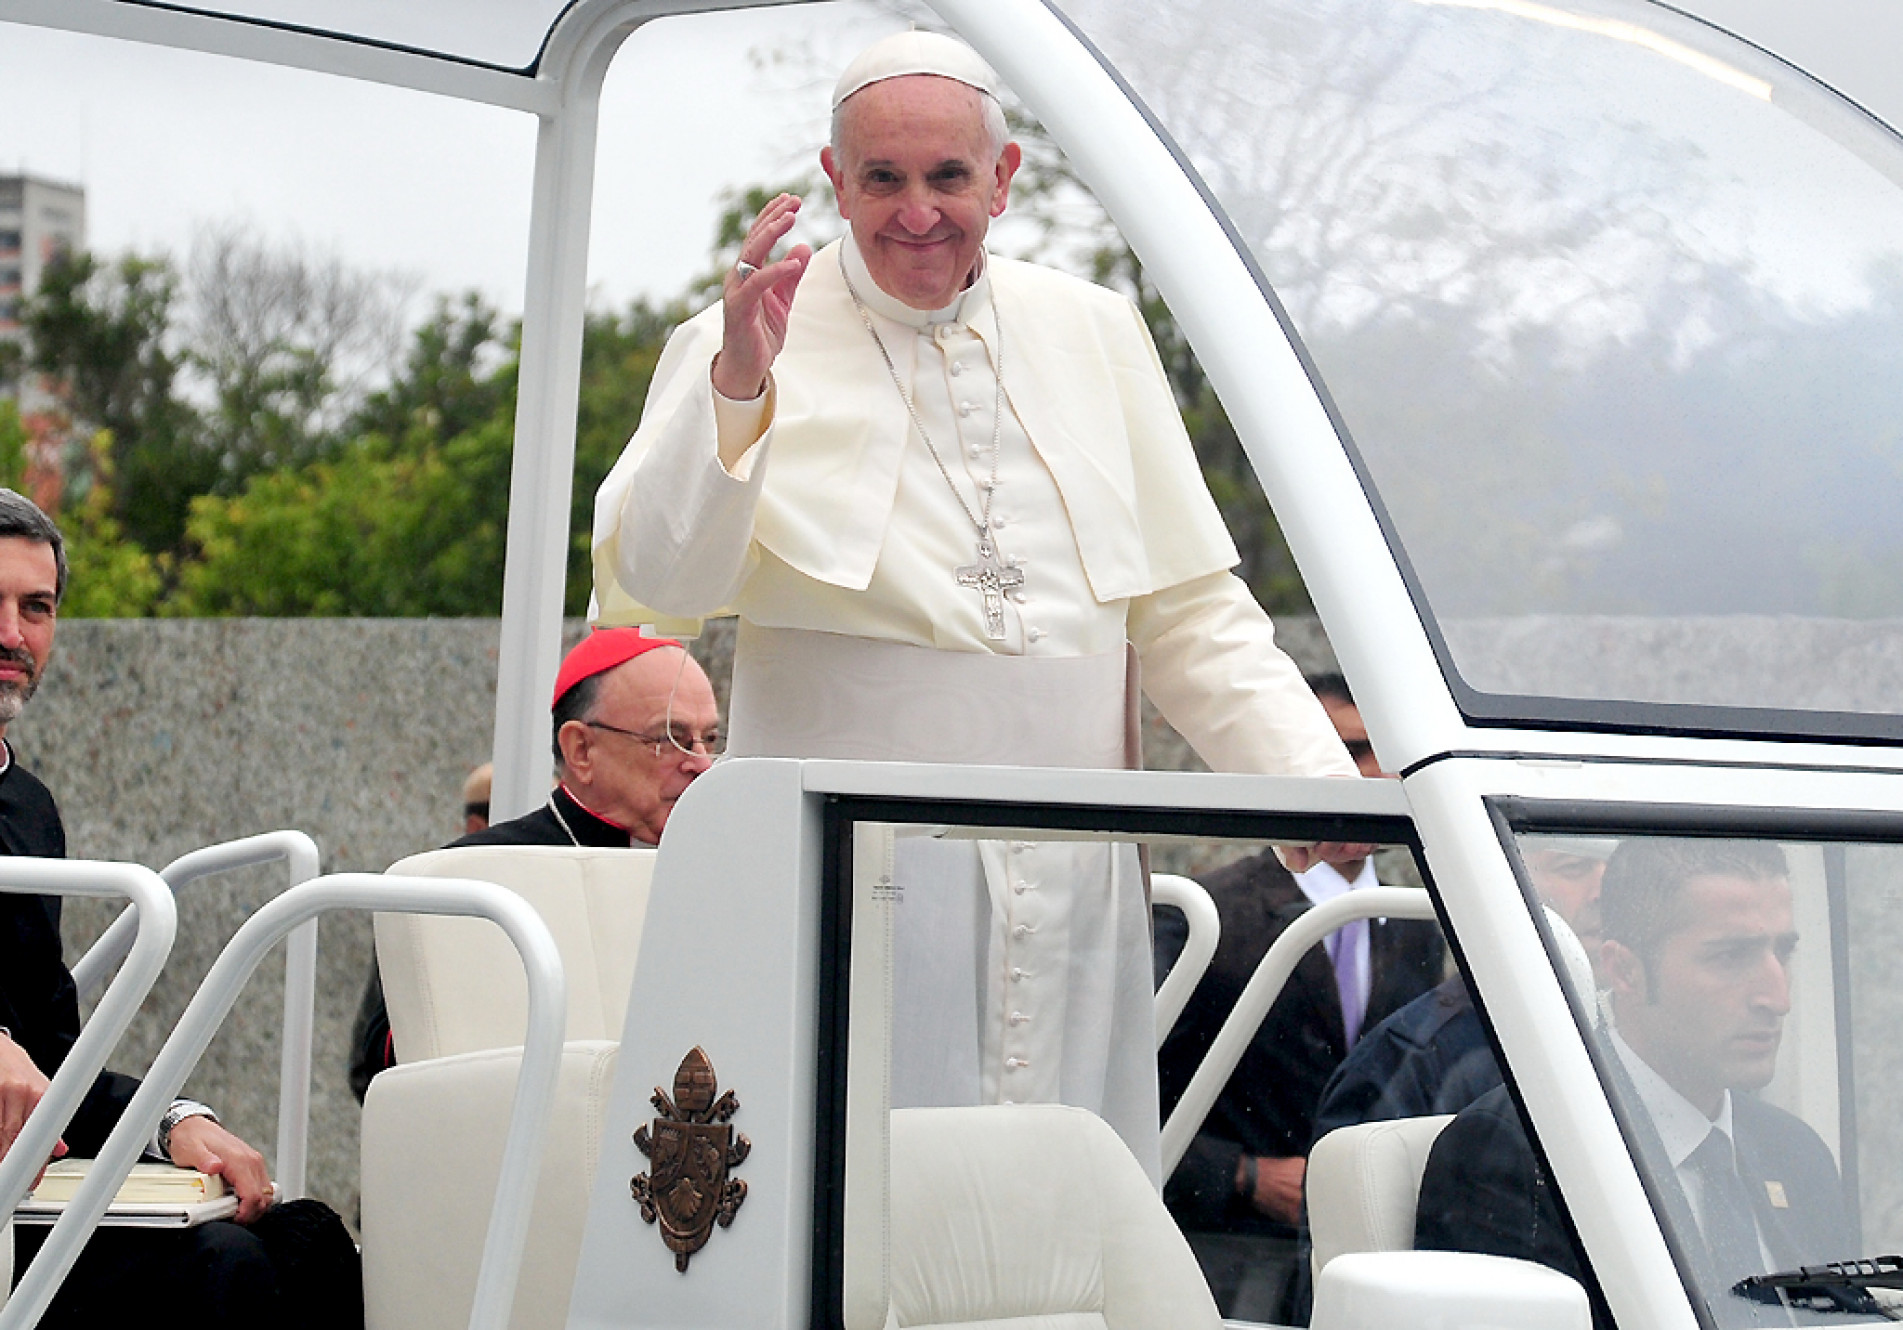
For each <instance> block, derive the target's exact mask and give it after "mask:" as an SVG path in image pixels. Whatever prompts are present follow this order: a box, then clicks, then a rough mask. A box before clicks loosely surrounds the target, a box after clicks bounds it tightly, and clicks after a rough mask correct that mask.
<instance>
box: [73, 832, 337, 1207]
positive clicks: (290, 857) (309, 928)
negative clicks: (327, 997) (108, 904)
mask: <svg viewBox="0 0 1903 1330" xmlns="http://www.w3.org/2000/svg"><path fill="white" fill-rule="evenodd" d="M280 859H281V860H283V861H284V863H285V866H286V868H287V869H288V870H289V874H288V875H289V878H290V880H289V882H288V883H287V884H286V885H287V886H292V887H294V886H296V885H297V884H298V883H300V882H308V881H310V880H311V879H312V878H314V877H316V876H317V875H318V873H319V872H321V871H322V864H321V861H320V859H319V856H318V853H317V842H316V841H314V840H312V839H311V838H310V837H309V836H307V835H305V834H304V833H303V832H301V831H267V832H264V833H262V834H260V835H256V836H244V837H241V838H240V839H238V840H232V841H225V842H223V843H222V844H218V845H207V846H205V847H204V848H203V849H198V850H193V851H191V852H190V853H188V854H183V855H180V856H179V857H178V858H176V859H174V860H172V862H171V863H169V864H167V865H166V866H165V867H164V868H161V869H160V870H159V876H160V877H162V878H164V879H165V882H166V884H167V885H168V886H170V887H171V888H172V890H173V892H174V893H176V892H177V891H178V889H179V888H180V887H183V886H184V885H185V884H186V883H188V882H196V881H197V880H198V879H199V878H202V877H210V876H211V875H212V874H214V873H228V872H231V871H232V870H234V869H238V868H255V867H258V866H259V865H262V864H268V863H274V862H276V861H278V860H280ZM132 922H133V919H132V911H130V910H126V911H124V912H122V913H121V914H120V915H119V917H118V918H117V919H115V920H113V921H112V924H111V926H110V927H108V928H107V929H106V931H105V932H103V933H101V934H100V935H99V938H98V940H97V941H95V942H94V943H93V944H92V946H90V947H88V948H87V949H86V954H85V955H84V956H81V957H80V958H79V963H78V964H77V965H75V966H73V986H74V987H75V988H77V989H78V990H79V997H80V1000H81V1001H84V1000H85V999H86V998H88V997H90V996H91V995H92V993H93V992H94V991H95V990H96V989H97V988H98V987H99V985H101V984H103V983H104V982H105V981H106V976H107V975H109V974H111V973H112V970H113V967H114V966H116V965H118V964H119V962H120V961H121V960H123V959H124V958H125V954H126V951H127V949H128V948H129V947H131V945H132ZM316 1007H317V921H316V920H315V919H313V920H311V921H310V922H309V923H308V924H305V925H303V926H302V927H300V928H299V929H297V931H295V932H294V933H292V934H291V936H290V938H289V939H288V940H287V941H286V942H285V944H284V1029H283V1038H282V1055H281V1061H280V1063H279V1074H278V1136H277V1185H278V1197H279V1199H281V1200H287V1201H289V1200H295V1199H296V1198H297V1197H299V1196H302V1195H303V1194H304V1188H305V1185H306V1180H307V1176H308V1173H309V1168H310V1132H311V1050H312V1046H313V1043H314V1031H315V1027H316Z"/></svg>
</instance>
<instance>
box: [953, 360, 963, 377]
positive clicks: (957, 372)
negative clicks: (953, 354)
mask: <svg viewBox="0 0 1903 1330" xmlns="http://www.w3.org/2000/svg"><path fill="white" fill-rule="evenodd" d="M951 372H952V377H953V378H957V377H958V376H959V375H960V374H963V373H964V372H965V367H964V366H963V365H961V364H959V363H958V362H957V361H956V360H954V361H952V367H951Z"/></svg>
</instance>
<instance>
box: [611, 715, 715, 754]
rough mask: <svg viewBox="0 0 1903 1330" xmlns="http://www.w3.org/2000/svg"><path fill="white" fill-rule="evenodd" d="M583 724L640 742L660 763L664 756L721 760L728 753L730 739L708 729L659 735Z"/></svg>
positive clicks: (616, 727)
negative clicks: (704, 756)
mask: <svg viewBox="0 0 1903 1330" xmlns="http://www.w3.org/2000/svg"><path fill="white" fill-rule="evenodd" d="M582 724H584V725H586V726H587V727H588V728H589V729H591V730H606V731H608V732H609V733H610V734H619V735H623V736H625V737H627V738H629V739H633V740H634V741H635V742H636V743H642V744H646V745H647V746H648V749H649V751H650V752H652V753H653V754H654V756H655V758H656V759H657V760H658V759H660V758H663V757H690V756H693V755H695V754H705V755H706V756H708V757H719V756H720V755H721V754H722V753H724V752H726V751H727V736H726V735H724V734H722V733H721V732H720V731H719V730H706V731H704V732H702V733H700V734H695V733H694V732H693V731H691V730H687V729H682V728H675V729H671V730H663V731H662V732H661V733H659V734H641V733H639V732H637V731H635V730H624V729H622V728H621V727H620V726H619V725H610V724H608V723H607V722H606V721H601V720H585V721H583V722H582Z"/></svg>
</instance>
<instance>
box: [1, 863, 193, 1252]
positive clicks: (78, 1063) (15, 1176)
mask: <svg viewBox="0 0 1903 1330" xmlns="http://www.w3.org/2000/svg"><path fill="white" fill-rule="evenodd" d="M0 891H6V892H14V893H32V894H35V895H55V896H124V897H126V898H127V899H129V900H130V901H131V902H132V907H131V909H130V910H128V911H127V914H129V915H131V916H132V917H133V919H134V922H135V927H134V929H133V932H134V936H133V938H132V941H131V945H130V948H129V951H128V955H127V957H126V963H125V965H124V966H123V967H122V968H121V969H120V971H119V973H118V975H117V976H116V977H115V978H114V979H113V981H112V983H111V985H110V986H109V987H108V988H107V989H106V995H105V996H104V997H103V998H101V999H100V1000H99V1006H98V1008H97V1009H96V1010H95V1011H94V1012H93V1018H92V1019H91V1020H89V1021H87V1022H86V1024H85V1025H84V1026H82V1027H81V1029H80V1031H79V1038H78V1039H76V1040H74V1041H73V1046H72V1048H71V1049H69V1050H67V1053H66V1058H65V1061H63V1062H61V1063H60V1066H59V1070H58V1071H57V1072H55V1073H54V1075H53V1082H52V1084H51V1085H49V1086H48V1087H47V1090H46V1094H45V1095H44V1096H43V1097H42V1098H41V1099H40V1102H39V1105H38V1107H36V1108H35V1109H34V1110H33V1112H32V1114H31V1115H30V1116H29V1117H28V1118H27V1120H26V1126H25V1127H23V1128H21V1130H20V1134H19V1136H17V1137H16V1138H14V1142H13V1146H12V1148H11V1149H9V1150H8V1151H7V1154H6V1158H4V1159H0V1217H5V1216H9V1215H11V1214H12V1213H13V1207H14V1206H16V1205H18V1204H19V1203H20V1200H21V1198H22V1197H24V1196H25V1195H26V1193H27V1190H28V1188H29V1187H31V1186H32V1184H33V1178H34V1176H35V1175H36V1174H37V1173H38V1172H39V1171H40V1167H41V1166H42V1165H43V1164H45V1163H46V1161H47V1160H48V1159H51V1158H52V1157H53V1147H54V1145H55V1144H57V1143H58V1141H59V1135H60V1133H61V1132H63V1131H65V1130H66V1124H67V1123H68V1122H70V1121H72V1117H73V1114H74V1113H75V1112H76V1111H78V1109H79V1101H80V1100H81V1099H83V1098H85V1095H86V1091H88V1090H89V1089H91V1088H92V1083H93V1081H94V1079H95V1078H96V1077H97V1076H98V1075H99V1073H100V1071H101V1070H102V1069H103V1068H104V1067H105V1065H106V1058H107V1057H108V1056H110V1055H111V1053H112V1050H113V1048H114V1046H116V1045H117V1044H118V1042H119V1039H120V1036H122V1035H124V1034H125V1032H126V1027H127V1026H129V1025H131V1024H132V1018H133V1017H134V1016H136V1015H137V1014H138V1011H139V1006H140V1004H141V1003H143V1002H144V1001H145V995H146V994H147V993H149V992H151V991H152V985H153V983H154V982H155V981H156V980H157V979H158V977H159V971H160V970H162V969H164V968H165V960H166V957H168V956H170V955H171V953H172V941H173V939H174V938H175V937H176V936H177V934H178V909H177V907H176V906H175V905H174V904H173V901H172V892H171V890H170V888H168V887H167V886H166V885H165V883H164V882H163V881H162V880H160V878H159V875H158V874H157V873H154V872H153V871H152V870H151V869H149V868H144V867H141V866H140V865H138V864H118V863H102V862H97V861H93V860H86V859H30V858H13V857H11V856H0ZM160 1111H161V1112H162V1111H163V1110H160ZM153 1125H154V1126H156V1125H157V1119H154V1120H153ZM147 1131H148V1133H149V1132H150V1128H148V1129H147Z"/></svg>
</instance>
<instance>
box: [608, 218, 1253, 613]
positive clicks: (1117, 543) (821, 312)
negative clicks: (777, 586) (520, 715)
mask: <svg viewBox="0 0 1903 1330" xmlns="http://www.w3.org/2000/svg"><path fill="white" fill-rule="evenodd" d="M834 250H835V247H832V246H829V247H828V248H827V249H825V250H823V251H821V252H820V253H819V254H818V255H816V256H815V257H814V259H813V262H812V263H811V265H810V266H809V267H808V269H807V271H806V274H805V276H804V278H803V279H802V280H801V282H800V287H799V292H798V295H797V296H796V297H795V299H794V302H793V310H792V315H791V318H790V320H789V323H788V327H787V339H786V348H785V350H784V351H783V352H782V354H781V356H780V358H779V361H778V362H777V363H776V364H775V366H774V371H773V378H774V388H775V401H774V404H773V419H772V423H771V425H770V426H769V427H768V430H767V434H766V436H765V438H764V439H763V440H762V443H763V444H765V445H767V449H766V451H768V452H769V453H770V462H769V463H768V464H767V465H766V466H765V468H764V470H765V471H766V472H767V474H766V475H765V476H764V477H763V482H764V483H762V484H761V485H760V487H759V496H758V501H757V506H756V507H755V509H754V516H753V529H752V538H753V540H754V541H755V542H757V543H758V545H759V546H760V547H761V548H762V549H764V550H765V551H767V552H768V553H770V554H772V555H773V556H774V557H776V558H777V559H779V560H781V561H782V562H784V563H785V564H787V565H788V566H790V567H791V568H792V569H793V570H795V571H797V572H798V573H801V574H803V575H804V576H806V577H809V578H812V579H813V580H815V581H818V582H823V583H827V584H829V585H831V586H835V587H839V588H842V589H845V590H852V591H862V590H864V589H865V588H866V586H867V585H868V584H869V583H870V582H871V580H872V575H873V569H874V567H875V566H876V565H877V563H878V559H879V552H880V549H881V546H882V545H883V543H884V539H885V531H886V525H887V521H888V519H889V518H890V516H891V513H892V505H893V499H894V496H895V494H896V493H897V489H898V480H899V473H900V468H901V460H902V457H903V454H904V450H905V449H906V448H908V447H912V448H916V447H917V446H918V445H917V444H916V443H914V442H909V441H908V436H909V435H910V434H911V432H912V431H911V424H910V421H909V420H908V418H907V416H906V411H905V404H904V403H903V402H902V401H901V400H900V399H899V396H898V394H897V393H896V392H894V391H893V388H892V383H891V380H890V378H889V376H888V374H887V372H886V367H885V364H884V362H883V361H882V360H881V359H880V357H879V352H878V349H877V347H875V346H874V345H873V343H872V339H871V338H869V337H868V336H867V335H866V331H865V328H864V327H863V326H862V325H861V323H860V321H859V318H858V315H857V313H856V312H855V311H854V309H853V306H852V299H851V296H850V294H849V293H848V292H847V289H846V285H845V280H844V278H843V275H842V273H841V269H840V265H839V260H838V256H837V254H836V253H835V252H834ZM987 277H988V280H989V282H990V284H991V288H992V290H991V296H992V299H993V300H994V301H995V302H996V303H997V308H998V312H999V317H1000V318H1001V319H1002V321H1003V324H1004V327H1005V329H1006V335H1007V337H1008V338H1009V340H1010V347H1009V353H1010V356H1011V363H1010V366H1009V368H1008V369H1007V371H1006V375H1005V380H1006V381H1005V390H1006V394H1007V396H1008V399H1009V401H1010V405H1011V407H1012V409H1013V411H1014V413H1015V415H1016V416H1017V418H1018V419H1019V420H1020V421H1021V422H1022V423H1023V425H1024V427H1025V430H1026V432H1027V433H1028V434H1029V436H1030V438H1031V442H1032V446H1033V447H1034V448H1035V449H1036V451H1037V455H1038V457H1039V459H1040V460H1041V461H1042V462H1043V464H1044V466H1045V467H1046V468H1047V469H1048V470H1049V471H1050V474H1051V476H1052V478H1053V479H1054V480H1055V481H1056V483H1057V488H1058V490H1059V492H1060V493H1061V494H1062V496H1063V499H1064V504H1065V507H1066V509H1067V510H1068V511H1069V514H1070V517H1071V528H1072V533H1073V535H1074V536H1075V538H1076V541H1077V546H1078V551H1079V553H1080V555H1081V556H1082V560H1083V565H1084V569H1085V572H1086V574H1087V575H1088V577H1089V581H1090V587H1091V590H1092V592H1093V593H1094V594H1095V596H1096V598H1097V600H1098V601H1099V602H1104V603H1107V602H1111V601H1116V600H1127V599H1130V598H1132V597H1135V596H1140V595H1144V594H1146V593H1148V592H1151V591H1157V590H1161V589H1162V588H1165V587H1170V586H1175V585H1178V584H1179V583H1183V582H1187V581H1190V580H1191V579H1193V578H1196V577H1200V576H1202V575H1204V574H1206V573H1211V572H1218V571H1221V570H1223V569H1227V568H1230V567H1233V566H1234V564H1235V562H1236V558H1237V556H1236V550H1235V545H1234V544H1233V542H1231V540H1230V539H1229V533H1228V531H1227V530H1226V529H1225V528H1224V527H1223V524H1222V519H1221V517H1220V515H1219V514H1218V513H1217V511H1216V506H1215V503H1214V502H1213V501H1212V500H1211V499H1210V497H1209V491H1208V488H1207V487H1206V486H1205V485H1204V483H1203V478H1202V473H1201V471H1200V470H1199V469H1198V467H1197V464H1196V457H1195V453H1194V451H1193V450H1192V448H1191V447H1190V443H1189V438H1188V435H1187V434H1186V433H1185V432H1184V430H1183V423H1182V417H1181V415H1180V414H1179V413H1178V411H1177V408H1176V403H1175V401H1174V400H1173V399H1172V398H1171V396H1170V392H1169V384H1168V381H1167V379H1165V377H1164V375H1163V370H1162V366H1161V365H1160V364H1159V363H1158V361H1157V357H1156V351H1155V349H1154V347H1153V346H1152V345H1151V343H1150V339H1149V334H1148V331H1147V330H1146V329H1145V328H1144V327H1143V323H1142V320H1141V318H1140V317H1139V315H1138V314H1137V311H1136V309H1135V307H1134V306H1132V305H1131V304H1130V302H1129V301H1127V300H1125V299H1123V298H1122V297H1121V296H1118V295H1116V294H1114V293H1112V292H1109V291H1106V290H1104V289H1102V288H1101V287H1096V286H1092V285H1091V284H1090V283H1088V282H1083V281H1080V280H1078V279H1076V278H1074V277H1069V276H1066V275H1064V274H1062V273H1058V272H1054V271H1052V270H1050V269H1047V268H1040V267H1037V266H1035V265H1032V264H1026V263H1017V262H1013V261H1011V260H1007V259H997V258H993V259H991V260H990V263H989V271H988V273H987ZM720 330H721V323H720V309H719V307H718V306H715V307H713V308H711V309H708V310H705V311H703V312H702V313H701V314H700V315H699V316H697V317H696V318H695V319H693V320H691V321H690V322H689V323H687V324H686V325H684V326H683V327H682V328H681V329H679V330H678V331H677V332H676V333H675V334H674V337H673V339H672V340H671V341H670V342H669V344H668V347H667V350H666V352H665V353H664V354H663V356H662V359H661V363H660V366H659V367H658V369H657V370H656V372H655V378H654V384H653V387H652V389H651V390H650V392H649V398H648V406H647V409H646V410H645V411H644V412H643V415H642V421H641V427H640V429H639V430H638V431H637V432H636V433H635V436H634V439H633V441H632V442H631V443H630V444H629V445H628V449H627V452H626V453H625V454H624V455H623V456H622V458H621V461H620V462H619V463H618V464H617V465H616V467H615V469H614V471H613V472H612V473H611V474H610V475H609V477H608V480H607V481H606V482H605V483H604V484H603V486H602V488H601V493H600V497H599V499H598V501H597V505H596V509H595V552H594V553H595V591H596V596H597V600H598V609H599V621H600V622H601V623H603V624H624V623H653V622H657V621H671V620H675V619H682V618H701V617H710V616H712V615H714V614H717V613H719V612H721V611H722V610H723V609H725V608H726V605H725V603H724V601H723V602H718V603H711V604H710V603H706V602H705V600H704V598H695V597H691V596H690V597H687V598H679V597H681V596H682V592H683V591H686V590H689V589H690V588H691V589H693V590H697V591H701V592H702V595H703V597H704V595H705V594H706V593H707V592H706V588H708V586H709V584H710V583H711V582H713V581H715V580H716V579H715V578H713V577H712V576H710V572H711V570H710V569H708V568H706V567H704V566H703V567H700V568H696V569H694V570H693V571H692V573H691V574H689V575H682V574H683V572H684V571H685V570H684V569H683V568H682V567H681V566H680V565H679V564H676V566H674V567H672V568H668V567H657V566H653V565H654V563H655V560H654V559H653V558H652V557H650V551H653V550H654V549H655V546H654V544H653V543H652V542H651V541H650V540H648V539H647V538H646V536H645V535H644V536H643V538H642V539H640V540H639V541H637V542H634V543H632V544H627V545H624V541H626V533H624V532H623V531H622V529H621V520H622V515H623V510H624V504H625V501H626V498H627V494H628V487H629V484H630V482H631V480H632V474H633V471H634V469H635V467H636V466H637V465H638V464H639V463H640V462H641V460H642V459H643V458H644V457H645V456H646V455H647V453H648V451H649V449H650V448H652V447H653V446H654V445H655V443H656V440H657V438H658V437H659V436H661V435H662V434H663V433H664V432H665V433H670V434H672V433H677V432H678V433H681V434H685V435H689V436H694V437H697V438H699V439H701V440H704V445H703V446H704V448H705V450H706V455H707V456H711V455H712V452H713V439H714V421H713V402H712V392H711V390H710V388H709V387H708V378H707V376H708V367H709V366H710V364H711V363H712V361H713V357H714V353H715V352H716V351H718V350H719V349H720ZM679 498H680V499H681V500H682V501H683V503H682V506H681V507H677V508H675V509H674V510H673V511H675V512H679V513H680V514H681V516H682V517H683V518H685V517H687V515H688V514H687V511H686V510H687V509H690V508H692V507H693V504H692V502H691V500H689V499H688V496H686V495H680V496H679ZM650 511H651V510H650ZM673 534H674V535H675V536H676V541H665V540H664V541H663V542H661V544H662V545H668V544H674V545H675V548H676V551H677V552H678V554H679V556H680V560H681V562H682V563H685V562H687V561H688V560H689V559H692V560H695V561H702V560H706V559H707V558H708V556H709V555H711V554H712V553H713V552H712V551H710V550H707V549H706V548H704V547H697V546H698V542H696V541H695V539H694V537H693V535H692V534H691V533H689V532H686V531H682V532H677V533H673ZM677 542H678V543H677ZM637 547H638V548H637ZM668 562H673V561H672V560H668ZM731 571H732V572H733V573H734V574H735V575H736V577H735V579H734V582H733V584H731V585H727V586H722V587H719V588H718V590H720V591H724V592H726V593H727V594H729V595H731V594H733V593H734V592H735V591H737V590H738V582H739V580H741V579H743V578H744V575H745V571H746V568H745V567H744V566H742V567H735V568H733V569H731ZM630 582H632V583H633V584H634V585H629V583H630ZM643 600H645V601H646V603H645V604H644V603H643ZM832 631H841V632H851V631H852V627H851V625H849V624H848V625H840V626H837V627H835V628H834V629H833V630H832Z"/></svg>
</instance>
